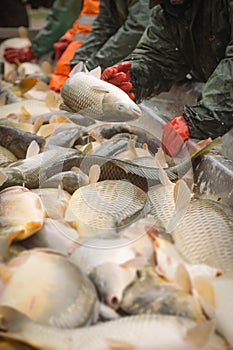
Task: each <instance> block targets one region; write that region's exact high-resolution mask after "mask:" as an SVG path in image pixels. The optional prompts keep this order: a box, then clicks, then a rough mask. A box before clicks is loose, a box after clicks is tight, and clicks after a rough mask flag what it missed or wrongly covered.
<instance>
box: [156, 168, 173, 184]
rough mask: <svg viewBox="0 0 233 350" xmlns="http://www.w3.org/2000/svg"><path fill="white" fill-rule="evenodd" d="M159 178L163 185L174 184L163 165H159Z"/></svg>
mask: <svg viewBox="0 0 233 350" xmlns="http://www.w3.org/2000/svg"><path fill="white" fill-rule="evenodd" d="M159 179H160V182H161V184H162V185H163V186H171V185H172V184H173V183H172V182H171V181H170V179H169V178H168V176H167V173H166V171H165V170H164V169H163V168H161V167H159Z"/></svg>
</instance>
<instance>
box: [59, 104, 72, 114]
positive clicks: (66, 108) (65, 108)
mask: <svg viewBox="0 0 233 350" xmlns="http://www.w3.org/2000/svg"><path fill="white" fill-rule="evenodd" d="M59 109H62V110H63V111H66V112H71V113H74V112H75V111H74V110H73V109H71V108H70V107H68V106H67V105H66V104H65V103H64V102H62V103H61V104H60V105H59Z"/></svg>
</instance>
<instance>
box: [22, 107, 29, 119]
mask: <svg viewBox="0 0 233 350" xmlns="http://www.w3.org/2000/svg"><path fill="white" fill-rule="evenodd" d="M21 112H22V114H23V116H24V117H27V118H31V114H30V113H29V112H28V110H27V109H26V108H25V107H24V106H21Z"/></svg>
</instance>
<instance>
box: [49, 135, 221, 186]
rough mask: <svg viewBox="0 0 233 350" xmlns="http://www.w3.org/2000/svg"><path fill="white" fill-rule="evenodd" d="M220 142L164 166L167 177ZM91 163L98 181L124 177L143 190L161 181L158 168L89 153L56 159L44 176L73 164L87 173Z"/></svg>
mask: <svg viewBox="0 0 233 350" xmlns="http://www.w3.org/2000/svg"><path fill="white" fill-rule="evenodd" d="M220 142H221V138H217V139H215V140H213V141H212V142H211V143H210V144H209V145H207V146H206V147H204V148H203V149H202V150H200V151H198V152H197V153H195V154H193V155H192V156H191V158H190V159H188V160H184V161H183V162H182V163H179V164H177V165H175V166H171V167H169V168H166V169H165V172H166V174H167V176H168V178H169V179H170V180H171V181H172V182H173V181H176V180H178V179H179V178H180V177H182V176H184V175H185V174H186V173H187V171H188V170H189V169H190V168H192V162H193V161H194V160H195V159H197V158H198V157H200V156H202V155H203V154H205V153H207V152H209V151H210V150H211V149H212V147H215V146H216V145H218V144H219V143H220ZM93 164H98V165H99V166H100V170H101V171H100V177H99V181H104V180H123V179H124V180H128V181H130V182H131V183H132V184H134V185H136V186H138V187H140V188H141V189H142V190H143V191H145V192H147V191H148V188H149V187H151V186H153V185H155V184H159V183H161V178H160V169H158V168H154V167H145V166H139V165H138V164H134V163H132V162H129V161H123V160H120V159H117V158H107V157H103V156H96V155H89V154H81V155H78V156H76V155H75V156H72V157H70V158H69V159H64V160H63V161H58V162H57V164H53V166H51V167H48V168H47V170H46V177H47V178H49V177H51V176H53V175H55V174H57V173H58V172H60V171H61V169H62V171H69V170H70V169H71V168H72V167H74V166H75V167H78V168H79V169H81V170H82V171H83V172H84V173H85V174H88V172H89V170H90V167H91V166H92V165H93Z"/></svg>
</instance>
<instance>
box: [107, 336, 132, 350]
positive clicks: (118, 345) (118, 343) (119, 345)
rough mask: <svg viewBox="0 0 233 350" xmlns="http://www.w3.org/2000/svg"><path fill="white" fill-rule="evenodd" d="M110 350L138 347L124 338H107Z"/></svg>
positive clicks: (127, 349)
mask: <svg viewBox="0 0 233 350" xmlns="http://www.w3.org/2000/svg"><path fill="white" fill-rule="evenodd" d="M105 340H106V342H107V345H108V349H109V350H134V349H136V348H137V347H136V346H135V345H134V344H130V343H127V342H125V341H122V340H117V339H112V338H107V339H105Z"/></svg>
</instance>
